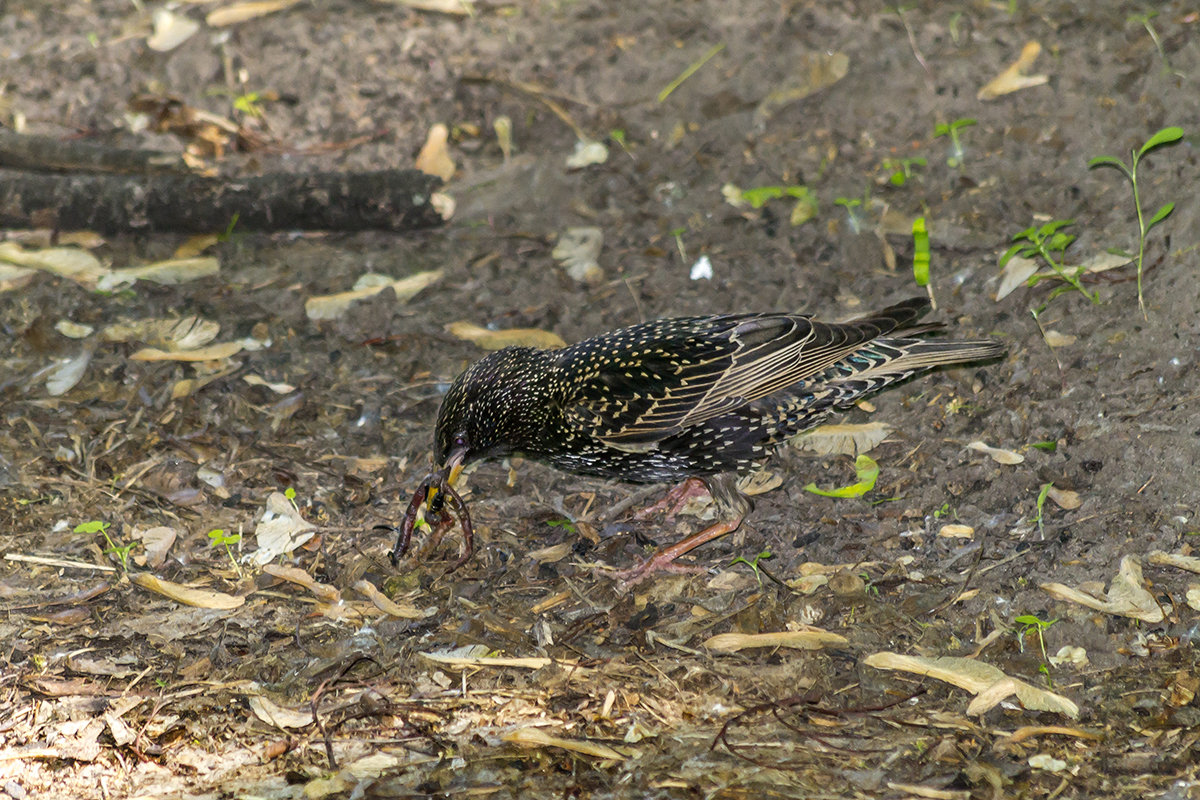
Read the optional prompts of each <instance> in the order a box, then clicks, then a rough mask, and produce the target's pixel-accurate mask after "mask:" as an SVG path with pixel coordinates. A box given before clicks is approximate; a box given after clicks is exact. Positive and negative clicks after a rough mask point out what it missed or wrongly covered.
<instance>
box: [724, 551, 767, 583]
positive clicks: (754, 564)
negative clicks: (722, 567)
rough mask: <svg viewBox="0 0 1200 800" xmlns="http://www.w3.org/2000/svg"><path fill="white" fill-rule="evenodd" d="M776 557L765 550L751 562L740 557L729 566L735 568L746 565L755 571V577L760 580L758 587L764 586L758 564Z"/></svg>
mask: <svg viewBox="0 0 1200 800" xmlns="http://www.w3.org/2000/svg"><path fill="white" fill-rule="evenodd" d="M774 557H775V556H774V554H773V553H772V552H771V551H770V550H763V551H762V552H761V553H759V554H758V555H756V556H755V557H754V558H753V559H752V560H750V561H747V560H746V559H745V558H743V557H742V556H738V557H737V558H735V559H734V560H733V561H730V562H729V566H731V567H735V566H737V565H738V564H745V565H746V566H747V567H749V568H750V569H752V570H754V577H755V578H757V579H758V585H759V586H762V573H761V572H760V570H759V568H758V562H760V561H766V560H767V559H768V558H774Z"/></svg>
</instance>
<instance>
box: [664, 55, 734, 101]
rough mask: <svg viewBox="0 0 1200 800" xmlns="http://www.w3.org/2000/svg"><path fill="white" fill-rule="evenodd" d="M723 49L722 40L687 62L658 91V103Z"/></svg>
mask: <svg viewBox="0 0 1200 800" xmlns="http://www.w3.org/2000/svg"><path fill="white" fill-rule="evenodd" d="M724 49H725V44H724V42H722V43H721V44H716V45H713V46H712V47H710V48H709V49H708V52H707V53H705V54H704V55H702V56H700V58H699V59H697V60H696V61H693V62H692V63H691V64H689V65H688V66H687V68H686V69H685V70H684V71H683V72H681V73H679V77H678V78H676V79H675V80H673V81H671V82H670V83H668V84H667V85H666V87H664V88H663V90H662V91H661V92H659V93H658V102H659V103H665V102H666V100H667V98H668V97H670V96H671V92H673V91H675V90H676V89H678V88H679V87H680V86H681V85H683V82H684V81H686V80H687V79H688V78H690V77H692V76H693V75H695V74H696V72H697V71H698V70H699V69H700V68H701V67H703V66H704V65H705V64H707V63H708V62H709V60H710V59H711V58H712V57H713V56H715V55H716V54H717V53H719V52H721V51H722V50H724Z"/></svg>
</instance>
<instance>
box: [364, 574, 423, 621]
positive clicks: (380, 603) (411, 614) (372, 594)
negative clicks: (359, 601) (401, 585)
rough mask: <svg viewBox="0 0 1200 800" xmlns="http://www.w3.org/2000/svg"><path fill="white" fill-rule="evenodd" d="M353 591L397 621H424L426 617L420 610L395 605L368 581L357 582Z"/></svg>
mask: <svg viewBox="0 0 1200 800" xmlns="http://www.w3.org/2000/svg"><path fill="white" fill-rule="evenodd" d="M353 588H354V591H356V592H358V593H359V594H361V595H362V596H363V597H365V598H367V599H368V600H370V601H371V602H372V603H374V604H375V607H376V608H378V609H379V610H380V611H382V612H383V613H385V614H387V615H388V616H390V617H396V618H398V619H424V618H425V617H426V616H427V615H426V614H425V612H423V611H421V610H420V609H417V608H413V607H412V606H402V605H400V604H399V603H396V602H395V601H393V600H392V599H391V598H389V597H388V596H387V595H385V594H384V593H383V592H381V591H379V590H378V589H377V588H375V584H373V583H371V582H370V581H368V580H365V579H363V580H359V581H357V582H356V583H355V584H354V587H353Z"/></svg>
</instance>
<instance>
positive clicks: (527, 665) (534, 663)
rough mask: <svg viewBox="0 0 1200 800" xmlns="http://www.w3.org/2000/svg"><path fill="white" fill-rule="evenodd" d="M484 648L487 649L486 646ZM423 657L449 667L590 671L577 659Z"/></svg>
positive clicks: (581, 673)
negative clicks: (552, 667)
mask: <svg viewBox="0 0 1200 800" xmlns="http://www.w3.org/2000/svg"><path fill="white" fill-rule="evenodd" d="M483 649H485V650H486V649H487V648H486V647H485V648H483ZM421 656H422V657H423V658H427V659H429V660H430V661H436V662H437V663H439V664H445V665H446V666H448V667H462V668H467V667H515V668H517V669H544V668H546V667H549V666H551V665H553V666H556V667H561V668H563V669H565V670H570V671H571V673H572V674H575V675H584V674H586V673H588V672H590V670H589V669H587V668H586V667H581V666H579V664H578V663H577V662H575V661H571V660H570V659H561V658H540V657H536V656H533V657H529V658H511V657H505V656H497V657H495V658H492V657H488V656H455V655H447V654H444V653H421Z"/></svg>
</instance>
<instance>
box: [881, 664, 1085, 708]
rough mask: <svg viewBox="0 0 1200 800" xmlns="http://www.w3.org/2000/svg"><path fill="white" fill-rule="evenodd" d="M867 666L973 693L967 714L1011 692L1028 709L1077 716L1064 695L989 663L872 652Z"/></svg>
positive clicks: (1074, 706)
mask: <svg viewBox="0 0 1200 800" xmlns="http://www.w3.org/2000/svg"><path fill="white" fill-rule="evenodd" d="M863 663H864V664H866V665H867V666H868V667H875V668H876V669H889V670H900V671H902V672H911V673H915V674H917V675H927V676H929V677H930V678H934V679H936V680H939V681H944V682H946V683H949V684H951V685H953V686H957V687H958V688H960V689H965V690H966V691H968V692H970V693H971V694H974V695H977V697H976V698H975V700H974V701H973V702H972V703H971V705H970V707H968V709H967V713H969V714H982V713H984V712H986V711H988V710H989V709H991V708H992V707H993V706H995V704H997V703H999V702H1000V701H1002V700H1004V699H1005V698H1007V697H1010V696H1011V695H1013V694H1015V695H1016V696H1017V699H1018V700H1020V701H1021V705H1023V706H1024V707H1025V708H1027V709H1029V710H1030V711H1054V712H1057V713H1060V714H1066V715H1067V716H1069V717H1077V716H1079V706H1077V705H1076V704H1075V703H1073V702H1071V701H1070V700H1068V699H1067V698H1065V697H1063V696H1062V695H1059V694H1054V693H1053V692H1047V691H1045V690H1043V689H1039V688H1037V687H1036V686H1033V685H1031V684H1028V683H1025V682H1024V681H1021V680H1017V679H1016V678H1010V677H1009V676H1007V675H1005V674H1004V672H1003V671H1001V670H1000V669H998V668H996V667H993V666H992V665H991V664H984V663H983V662H981V661H975V660H974V659H970V658H955V657H951V656H943V657H941V658H922V657H919V656H906V655H903V654H901V653H873V654H872V655H870V656H867V658H866V659H864V660H863Z"/></svg>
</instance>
